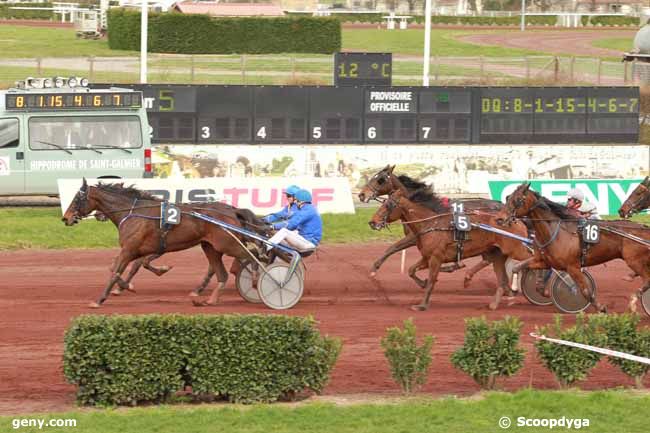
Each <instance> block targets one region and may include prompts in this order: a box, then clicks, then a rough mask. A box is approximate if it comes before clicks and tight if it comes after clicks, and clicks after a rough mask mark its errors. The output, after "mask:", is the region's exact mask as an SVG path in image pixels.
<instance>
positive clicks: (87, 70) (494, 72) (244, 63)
mask: <svg viewBox="0 0 650 433" xmlns="http://www.w3.org/2000/svg"><path fill="white" fill-rule="evenodd" d="M139 68H140V63H139V58H137V57H76V58H36V59H34V58H32V59H6V60H3V62H2V65H0V86H1V87H3V88H6V87H10V86H12V85H13V84H14V81H16V80H20V79H24V78H25V77H27V76H56V75H62V76H71V75H76V76H84V77H88V78H89V79H90V80H91V82H114V83H137V82H138V81H139ZM633 69H634V65H633V64H632V63H629V62H628V63H623V62H613V61H605V60H601V59H594V58H587V57H556V56H529V57H503V58H495V57H478V58H477V57H440V56H435V55H434V56H432V58H431V67H430V83H431V84H432V85H470V84H483V85H551V86H553V85H558V86H559V85H602V86H621V85H634V84H639V83H640V81H641V80H642V79H643V78H644V75H643V74H639V73H633ZM148 70H149V76H148V81H149V82H150V83H181V84H305V85H310V84H313V85H331V84H333V80H334V71H333V70H334V65H333V56H326V55H323V56H316V55H304V56H303V55H286V56H281V55H233V56H216V55H195V56H192V55H151V56H150V57H149V63H148ZM393 84H394V85H421V84H422V58H420V57H404V56H394V57H393Z"/></svg>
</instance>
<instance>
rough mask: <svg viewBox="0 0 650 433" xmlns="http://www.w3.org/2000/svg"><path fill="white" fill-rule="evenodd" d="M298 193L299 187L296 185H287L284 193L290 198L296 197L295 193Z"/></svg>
mask: <svg viewBox="0 0 650 433" xmlns="http://www.w3.org/2000/svg"><path fill="white" fill-rule="evenodd" d="M298 191H300V187H299V186H297V185H289V186H288V187H287V189H286V190H285V191H284V193H285V194H286V195H290V196H292V197H295V196H296V193H297V192H298Z"/></svg>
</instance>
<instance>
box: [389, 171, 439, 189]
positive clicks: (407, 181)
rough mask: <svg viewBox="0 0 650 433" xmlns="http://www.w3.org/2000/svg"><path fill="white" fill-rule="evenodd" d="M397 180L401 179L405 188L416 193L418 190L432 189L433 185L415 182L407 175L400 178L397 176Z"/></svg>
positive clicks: (401, 175)
mask: <svg viewBox="0 0 650 433" xmlns="http://www.w3.org/2000/svg"><path fill="white" fill-rule="evenodd" d="M397 179H399V181H400V182H401V183H402V185H404V187H405V188H406V189H408V190H409V191H415V190H418V189H431V185H427V184H426V183H424V182H420V181H418V180H415V179H413V178H412V177H410V176H407V175H405V174H400V175H399V176H397Z"/></svg>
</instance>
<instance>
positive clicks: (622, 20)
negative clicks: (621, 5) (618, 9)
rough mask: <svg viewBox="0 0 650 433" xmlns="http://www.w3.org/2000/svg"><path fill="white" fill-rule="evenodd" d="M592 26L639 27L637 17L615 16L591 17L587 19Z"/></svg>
mask: <svg viewBox="0 0 650 433" xmlns="http://www.w3.org/2000/svg"><path fill="white" fill-rule="evenodd" d="M589 21H590V22H591V25H592V26H597V25H601V26H637V27H639V25H640V24H639V18H638V17H616V16H609V17H608V16H603V17H598V16H596V17H591V19H590V20H589Z"/></svg>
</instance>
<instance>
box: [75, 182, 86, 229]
mask: <svg viewBox="0 0 650 433" xmlns="http://www.w3.org/2000/svg"><path fill="white" fill-rule="evenodd" d="M86 202H88V184H84V185H82V186H81V188H79V191H77V194H76V195H75V198H74V200H73V201H72V204H73V205H74V208H73V209H74V213H73V214H72V219H73V220H75V221H79V220H80V219H81V218H83V217H82V216H81V215H80V214H79V212H80V210H81V209H80V208H81V205H82V204H85V203H86Z"/></svg>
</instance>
